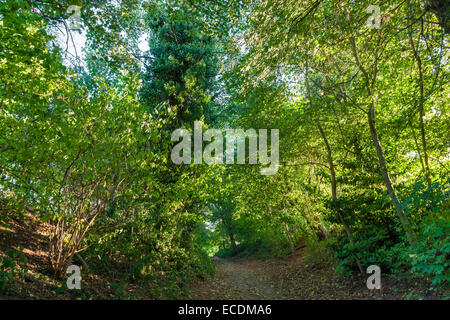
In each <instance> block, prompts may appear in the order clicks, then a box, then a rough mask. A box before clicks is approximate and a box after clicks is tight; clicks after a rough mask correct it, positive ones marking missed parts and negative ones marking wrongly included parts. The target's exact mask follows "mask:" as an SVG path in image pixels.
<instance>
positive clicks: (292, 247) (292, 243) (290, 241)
mask: <svg viewBox="0 0 450 320" xmlns="http://www.w3.org/2000/svg"><path fill="white" fill-rule="evenodd" d="M283 227H284V231H285V232H286V236H287V238H288V240H289V246H290V248H291V253H294V252H295V246H294V242H293V241H292V237H291V233H290V232H289V226H288V224H287V223H286V222H283Z"/></svg>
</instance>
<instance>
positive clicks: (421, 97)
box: [408, 1, 431, 183]
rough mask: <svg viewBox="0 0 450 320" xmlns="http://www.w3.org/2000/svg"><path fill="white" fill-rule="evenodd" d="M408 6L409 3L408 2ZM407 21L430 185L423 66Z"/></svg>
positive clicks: (428, 175) (421, 134) (410, 26)
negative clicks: (417, 72)
mask: <svg viewBox="0 0 450 320" xmlns="http://www.w3.org/2000/svg"><path fill="white" fill-rule="evenodd" d="M408 4H409V1H408ZM408 20H409V33H408V40H409V45H410V46H411V50H412V53H413V55H414V59H415V60H416V63H417V70H418V71H419V103H418V106H417V107H418V109H419V125H420V136H421V138H422V149H423V158H424V161H425V169H426V175H427V180H428V182H429V183H430V182H431V181H430V165H429V162H428V151H427V139H426V135H425V124H424V121H423V117H424V113H425V112H424V102H425V93H424V81H423V66H422V59H421V58H420V55H419V52H418V51H417V48H416V46H415V44H414V39H413V36H412V34H413V26H412V22H411V21H410V20H411V19H408Z"/></svg>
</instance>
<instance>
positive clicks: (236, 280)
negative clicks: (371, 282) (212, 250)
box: [186, 248, 436, 300]
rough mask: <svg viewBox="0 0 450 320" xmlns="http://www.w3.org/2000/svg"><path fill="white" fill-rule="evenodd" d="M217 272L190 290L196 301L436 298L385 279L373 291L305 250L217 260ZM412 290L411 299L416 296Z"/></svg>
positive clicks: (422, 286)
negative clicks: (277, 255)
mask: <svg viewBox="0 0 450 320" xmlns="http://www.w3.org/2000/svg"><path fill="white" fill-rule="evenodd" d="M212 260H213V262H214V264H215V269H216V273H215V275H214V276H208V277H206V278H205V279H203V280H198V281H196V282H194V283H192V284H191V285H190V286H189V294H188V296H187V297H186V298H188V299H194V300H211V299H213V300H267V299H271V300H281V299H283V300H284V299H288V300H289V299H295V300H298V299H300V300H310V299H312V300H316V299H325V300H329V299H331V300H334V299H344V300H349V299H351V300H353V299H357V300H359V299H363V300H365V299H369V300H373V299H375V300H378V299H388V300H390V299H407V298H417V297H421V298H423V299H433V298H436V297H435V292H429V291H428V288H429V284H428V283H426V282H424V281H418V280H408V281H407V280H396V279H390V278H389V277H387V276H384V277H383V276H382V290H368V289H367V286H366V280H367V278H366V277H361V276H359V275H355V276H352V277H343V276H341V275H339V274H337V273H336V272H335V270H334V268H335V267H334V265H333V264H321V265H317V264H316V263H312V262H311V261H310V260H309V259H307V258H306V257H305V252H304V250H303V248H299V249H297V250H296V251H295V252H294V253H293V254H291V255H288V256H286V257H284V258H272V259H266V260H262V259H257V258H253V257H241V258H229V259H223V258H219V257H213V258H212ZM411 292H412V295H411Z"/></svg>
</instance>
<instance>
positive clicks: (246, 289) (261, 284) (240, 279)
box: [214, 257, 285, 300]
mask: <svg viewBox="0 0 450 320" xmlns="http://www.w3.org/2000/svg"><path fill="white" fill-rule="evenodd" d="M214 260H215V261H217V262H218V263H220V264H222V266H223V268H218V270H220V272H226V273H227V274H228V278H229V279H231V280H232V281H233V284H234V286H236V287H237V289H238V291H239V293H240V296H241V299H245V300H265V299H269V300H282V299H285V298H284V297H283V296H282V295H280V294H279V293H278V292H276V291H275V289H274V288H273V285H270V284H269V283H267V282H266V281H264V280H263V279H261V278H260V277H258V275H257V274H256V273H255V272H254V270H252V269H250V268H249V267H248V265H245V264H239V263H238V262H235V261H233V260H229V259H222V258H218V257H215V259H214ZM219 276H220V275H219ZM233 284H232V285H233Z"/></svg>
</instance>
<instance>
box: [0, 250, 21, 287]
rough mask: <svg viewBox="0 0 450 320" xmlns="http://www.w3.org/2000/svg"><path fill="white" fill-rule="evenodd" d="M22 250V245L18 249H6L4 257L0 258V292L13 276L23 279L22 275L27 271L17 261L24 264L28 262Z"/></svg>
mask: <svg viewBox="0 0 450 320" xmlns="http://www.w3.org/2000/svg"><path fill="white" fill-rule="evenodd" d="M22 251H23V248H22V247H21V248H19V250H13V249H8V250H6V251H5V255H6V257H4V258H2V259H1V260H0V293H2V292H3V291H4V290H6V289H7V285H8V283H9V282H11V281H12V280H13V279H14V278H21V279H23V277H24V276H23V275H24V274H25V273H26V272H27V269H26V268H22V267H20V265H19V264H18V262H22V263H25V264H26V263H27V262H28V259H27V257H26V256H25V255H24V254H23V252H22Z"/></svg>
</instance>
